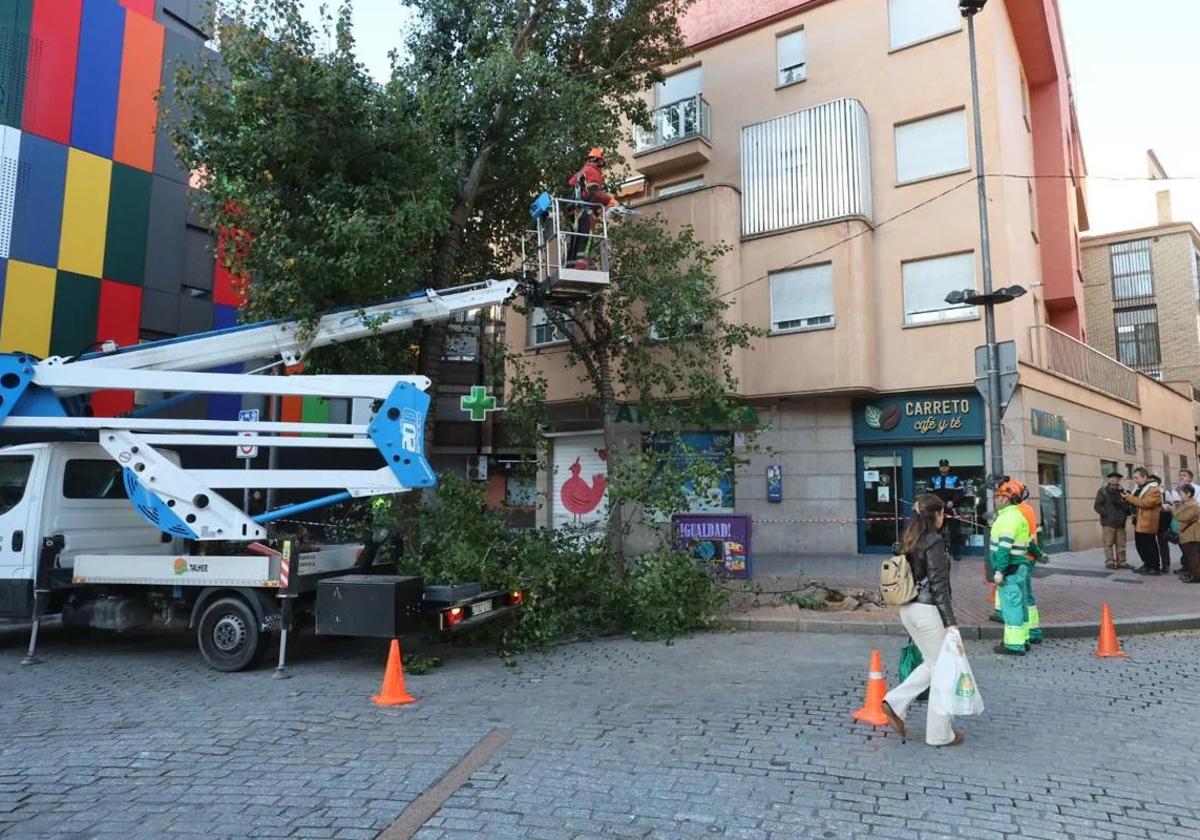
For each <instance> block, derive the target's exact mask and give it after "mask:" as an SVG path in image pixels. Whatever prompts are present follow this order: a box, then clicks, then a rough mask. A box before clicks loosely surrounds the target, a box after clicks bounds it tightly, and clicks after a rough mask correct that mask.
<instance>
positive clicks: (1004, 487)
mask: <svg viewBox="0 0 1200 840" xmlns="http://www.w3.org/2000/svg"><path fill="white" fill-rule="evenodd" d="M992 495H993V496H1006V497H1008V499H1009V501H1011V502H1012V503H1013V504H1014V505H1015V504H1019V503H1020V502H1022V501H1024V500H1025V499H1028V498H1029V491H1027V490H1026V489H1025V485H1024V484H1022V483H1021V482H1019V481H1014V480H1013V479H1011V478H1009V477H1008V476H1005V477H1004V480H1003V481H1001V482H1000V484H999V485H998V486H997V487H996V489H995V490H994V491H992Z"/></svg>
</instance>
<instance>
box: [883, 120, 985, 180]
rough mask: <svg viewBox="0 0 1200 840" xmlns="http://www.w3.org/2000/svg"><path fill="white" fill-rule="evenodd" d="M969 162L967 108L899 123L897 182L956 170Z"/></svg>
mask: <svg viewBox="0 0 1200 840" xmlns="http://www.w3.org/2000/svg"><path fill="white" fill-rule="evenodd" d="M967 165H968V157H967V112H966V111H965V110H963V109H960V110H958V111H951V112H950V113H948V114H940V115H938V116H936V117H929V118H928V119H924V120H917V121H916V122H910V123H905V124H904V125H898V126H896V180H897V181H899V182H901V183H903V182H905V181H915V180H917V179H920V178H928V177H931V176H934V175H940V174H943V173H946V172H956V171H958V170H961V169H966V168H967Z"/></svg>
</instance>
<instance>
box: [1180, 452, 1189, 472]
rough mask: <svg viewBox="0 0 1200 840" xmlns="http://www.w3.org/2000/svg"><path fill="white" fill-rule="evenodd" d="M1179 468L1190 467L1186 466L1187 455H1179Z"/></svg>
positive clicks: (1186, 468) (1187, 468) (1185, 468)
mask: <svg viewBox="0 0 1200 840" xmlns="http://www.w3.org/2000/svg"><path fill="white" fill-rule="evenodd" d="M1179 469H1181V470H1190V469H1191V467H1189V466H1188V456H1186V455H1180V456H1179Z"/></svg>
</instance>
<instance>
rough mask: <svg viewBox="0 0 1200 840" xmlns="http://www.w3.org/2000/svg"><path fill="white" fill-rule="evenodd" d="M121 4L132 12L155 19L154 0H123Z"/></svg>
mask: <svg viewBox="0 0 1200 840" xmlns="http://www.w3.org/2000/svg"><path fill="white" fill-rule="evenodd" d="M121 5H122V6H124V7H125V8H126V9H128V10H129V11H131V12H137V13H138V14H139V15H145V16H146V17H148V18H150V19H151V20H154V0H121Z"/></svg>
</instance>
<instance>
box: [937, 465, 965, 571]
mask: <svg viewBox="0 0 1200 840" xmlns="http://www.w3.org/2000/svg"><path fill="white" fill-rule="evenodd" d="M938 467H939V469H940V468H941V467H945V468H946V472H945V473H944V474H943V473H941V472H938V473H937V474H936V475H934V477H933V478H932V479H931V480H930V482H929V489H930V491H931V492H932V493H933V494H934V495H935V496H937V497H938V498H939V499H941V500H942V501H943V502H945V503H946V508H947V509H946V520H945V522H944V523H943V524H942V539H944V540H945V541H946V547H947V548H948V549H950V556H951V557H953V558H954V559H955V560H961V559H962V523H960V522H959V519H958V505H959V502H961V501H962V497H963V486H962V482H961V481H959V480H958V476H956V475H955V474H954V473H952V472H950V462H949V461H947V460H945V459H944V458H943V459H942V461H941V462H940V463H939V464H938Z"/></svg>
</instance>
